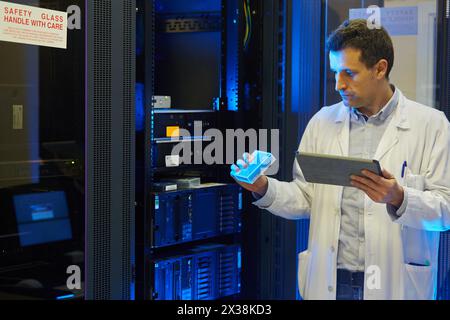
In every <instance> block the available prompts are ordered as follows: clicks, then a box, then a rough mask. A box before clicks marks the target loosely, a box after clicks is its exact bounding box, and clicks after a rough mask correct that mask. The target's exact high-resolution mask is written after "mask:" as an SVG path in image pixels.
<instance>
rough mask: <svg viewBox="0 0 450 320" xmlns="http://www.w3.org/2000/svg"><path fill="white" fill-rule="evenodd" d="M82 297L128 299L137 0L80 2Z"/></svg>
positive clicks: (131, 265) (131, 268)
mask: <svg viewBox="0 0 450 320" xmlns="http://www.w3.org/2000/svg"><path fill="white" fill-rule="evenodd" d="M86 8H87V9H86V12H87V34H88V37H87V119H86V122H87V123H86V126H87V137H86V139H87V147H86V149H87V181H86V186H87V189H86V194H87V199H86V212H87V218H86V250H85V256H86V266H85V274H86V275H85V294H86V299H96V300H97V299H102V300H108V299H130V298H131V297H132V287H133V281H134V280H133V267H134V266H133V263H134V248H133V246H134V222H135V221H134V198H135V195H134V188H135V181H134V172H135V167H134V159H135V146H134V141H135V138H134V136H135V118H134V116H133V115H134V105H135V92H134V83H135V82H134V81H135V79H134V78H135V56H136V55H135V39H136V37H135V32H134V31H135V27H134V26H135V24H136V23H135V8H136V5H135V0H120V1H117V0H114V1H112V0H111V1H100V0H94V1H86Z"/></svg>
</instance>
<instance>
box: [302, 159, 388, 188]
mask: <svg viewBox="0 0 450 320" xmlns="http://www.w3.org/2000/svg"><path fill="white" fill-rule="evenodd" d="M296 158H297V162H298V164H299V165H300V168H301V169H302V172H303V175H304V177H305V179H306V181H307V182H310V183H320V184H331V185H337V186H344V187H352V185H351V184H350V182H351V179H350V176H351V175H356V176H362V174H361V171H362V170H369V171H372V172H373V173H375V174H377V175H379V176H382V173H381V166H380V163H379V162H378V161H377V160H368V159H359V158H350V157H341V156H334V155H325V154H313V153H306V152H299V151H297V154H296Z"/></svg>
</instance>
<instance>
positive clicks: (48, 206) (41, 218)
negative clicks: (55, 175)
mask: <svg viewBox="0 0 450 320" xmlns="http://www.w3.org/2000/svg"><path fill="white" fill-rule="evenodd" d="M13 200H14V210H15V214H16V220H17V230H18V234H19V240H20V245H21V246H22V247H27V246H33V245H38V244H44V243H50V242H56V241H63V240H70V239H72V228H71V224H70V219H69V211H68V206H67V200H66V195H65V193H64V192H62V191H55V192H46V193H34V194H24V195H15V196H14V197H13Z"/></svg>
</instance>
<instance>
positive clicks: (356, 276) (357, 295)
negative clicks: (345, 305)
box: [336, 269, 364, 300]
mask: <svg viewBox="0 0 450 320" xmlns="http://www.w3.org/2000/svg"><path fill="white" fill-rule="evenodd" d="M336 300H364V272H351V271H348V270H343V269H338V270H337V284H336Z"/></svg>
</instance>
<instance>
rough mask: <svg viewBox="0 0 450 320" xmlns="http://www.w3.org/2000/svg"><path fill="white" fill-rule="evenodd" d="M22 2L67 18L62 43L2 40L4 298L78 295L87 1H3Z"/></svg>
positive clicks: (0, 250) (0, 245)
mask: <svg viewBox="0 0 450 320" xmlns="http://www.w3.org/2000/svg"><path fill="white" fill-rule="evenodd" d="M16 5H25V6H30V7H33V8H41V9H50V10H57V11H60V12H67V14H68V17H69V20H70V21H69V23H70V24H71V25H70V29H69V28H68V30H67V48H65V49H63V48H55V47H48V46H43V45H36V44H33V45H32V44H25V43H20V41H19V42H10V41H6V40H5V39H4V38H3V40H0V70H1V72H0V299H53V300H54V299H59V300H61V299H69V298H77V297H82V295H83V283H82V274H81V272H82V270H83V266H84V219H85V210H84V206H85V201H84V199H85V191H84V190H85V187H84V150H85V146H84V144H85V80H84V79H85V72H84V70H85V30H84V28H83V27H82V25H83V24H82V22H83V20H84V16H82V15H83V13H84V5H85V2H84V1H82V0H58V1H55V0H41V1H36V0H29V1H28V0H23V1H13V2H10V1H8V2H0V7H1V9H2V13H6V12H7V8H9V9H11V8H17V7H15V6H16ZM18 12H19V11H11V15H13V16H15V18H17V19H18V18H19V17H20V16H21V15H24V14H25V13H24V12H26V11H24V12H22V13H21V14H19V13H18ZM25 17H26V16H25ZM2 19H6V18H4V17H3V16H2ZM42 19H43V20H47V21H51V20H53V22H55V19H56V20H58V19H59V18H55V17H51V15H47V16H46V17H42ZM16 21H20V20H16ZM21 21H23V20H21ZM0 27H2V28H6V27H5V23H4V24H2V25H0ZM56 27H57V26H56ZM27 35H28V36H30V33H27Z"/></svg>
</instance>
